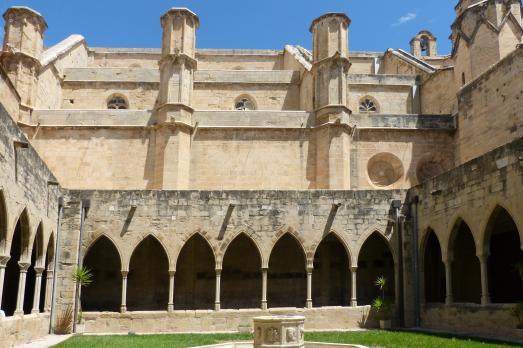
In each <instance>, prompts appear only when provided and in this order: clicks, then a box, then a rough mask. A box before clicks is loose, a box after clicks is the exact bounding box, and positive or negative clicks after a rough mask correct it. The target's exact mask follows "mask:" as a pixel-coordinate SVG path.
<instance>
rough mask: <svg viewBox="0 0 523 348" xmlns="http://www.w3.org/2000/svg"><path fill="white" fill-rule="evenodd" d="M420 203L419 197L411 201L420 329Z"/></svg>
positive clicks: (415, 301)
mask: <svg viewBox="0 0 523 348" xmlns="http://www.w3.org/2000/svg"><path fill="white" fill-rule="evenodd" d="M418 202H419V197H418V196H414V198H413V199H412V201H411V211H412V224H413V226H412V227H413V228H412V239H413V247H414V252H413V257H412V262H413V264H414V275H413V278H414V325H415V327H420V324H421V319H420V286H419V282H420V280H419V248H418V245H419V244H418V234H419V233H418Z"/></svg>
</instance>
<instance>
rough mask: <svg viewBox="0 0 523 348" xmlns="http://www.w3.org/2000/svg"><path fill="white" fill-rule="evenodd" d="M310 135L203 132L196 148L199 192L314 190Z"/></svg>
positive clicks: (193, 184) (194, 144)
mask: <svg viewBox="0 0 523 348" xmlns="http://www.w3.org/2000/svg"><path fill="white" fill-rule="evenodd" d="M310 134H311V130H305V129H304V130H298V129H295V130H293V129H289V130H285V129H279V130H278V129H274V130H270V129H265V130H255V129H252V130H241V129H230V130H219V129H208V130H199V131H198V132H197V134H196V136H195V137H194V139H193V142H192V145H191V176H190V177H191V184H190V185H191V187H192V188H194V189H198V190H213V189H218V188H220V189H224V190H248V189H253V188H256V189H278V188H279V189H281V188H285V189H290V190H293V189H296V190H297V189H308V188H311V187H314V184H315V175H314V172H315V169H316V167H315V163H314V162H315V154H314V151H313V149H311V146H310Z"/></svg>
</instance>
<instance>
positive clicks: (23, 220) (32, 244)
mask: <svg viewBox="0 0 523 348" xmlns="http://www.w3.org/2000/svg"><path fill="white" fill-rule="evenodd" d="M3 198H4V197H3V195H2V194H1V193H0V238H1V239H0V246H1V249H3V251H2V250H0V300H1V309H2V310H3V311H4V314H5V315H6V316H13V315H24V314H35V313H41V312H48V311H49V310H50V307H51V292H52V291H51V290H52V280H53V272H54V257H55V237H54V233H52V232H51V233H46V232H45V231H44V225H43V223H42V222H39V223H38V224H37V225H36V228H34V226H35V224H32V223H31V222H30V217H29V215H30V214H29V213H28V210H27V209H23V210H22V211H21V212H20V214H19V215H18V217H17V219H16V222H15V223H14V224H13V225H14V227H13V230H12V233H9V228H8V226H9V224H8V223H7V220H8V218H7V217H8V214H7V211H6V204H5V201H4V199H3Z"/></svg>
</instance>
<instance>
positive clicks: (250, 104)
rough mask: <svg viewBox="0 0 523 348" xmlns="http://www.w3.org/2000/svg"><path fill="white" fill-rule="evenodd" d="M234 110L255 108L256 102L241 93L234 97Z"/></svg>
mask: <svg viewBox="0 0 523 348" xmlns="http://www.w3.org/2000/svg"><path fill="white" fill-rule="evenodd" d="M234 110H242V111H245V110H256V104H255V103H254V100H253V99H252V98H250V97H248V96H245V95H242V96H239V97H238V98H236V101H235V102H234Z"/></svg>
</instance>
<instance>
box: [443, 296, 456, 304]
mask: <svg viewBox="0 0 523 348" xmlns="http://www.w3.org/2000/svg"><path fill="white" fill-rule="evenodd" d="M453 303H454V299H453V298H452V297H450V298H449V297H447V298H446V299H445V305H446V306H450V305H452V304H453Z"/></svg>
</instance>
